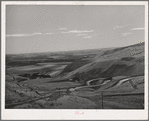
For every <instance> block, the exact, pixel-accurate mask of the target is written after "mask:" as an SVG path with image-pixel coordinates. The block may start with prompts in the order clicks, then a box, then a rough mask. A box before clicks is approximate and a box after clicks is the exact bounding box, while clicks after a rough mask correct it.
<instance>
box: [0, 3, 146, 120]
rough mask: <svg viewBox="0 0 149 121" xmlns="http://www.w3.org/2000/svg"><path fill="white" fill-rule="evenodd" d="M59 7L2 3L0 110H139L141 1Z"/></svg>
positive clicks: (142, 106) (142, 100)
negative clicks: (0, 94)
mask: <svg viewBox="0 0 149 121" xmlns="http://www.w3.org/2000/svg"><path fill="white" fill-rule="evenodd" d="M3 3H5V2H3ZM27 3H29V4H27ZM60 3H61V4H58V3H56V2H52V3H50V2H49V4H48V3H47V4H46V2H40V1H37V2H36V1H32V2H25V1H24V2H23V1H21V2H10V4H9V2H6V3H5V7H4V8H5V10H4V11H2V18H1V19H2V20H3V24H2V32H3V34H2V36H3V37H2V41H3V42H2V46H3V47H2V49H3V51H2V52H3V53H2V56H3V57H4V60H3V62H4V65H5V66H3V65H2V73H3V76H2V88H3V89H2V93H3V94H2V97H3V99H2V104H3V107H2V108H4V110H8V111H12V112H13V111H15V110H17V111H20V112H21V111H23V110H25V111H26V112H27V111H30V110H31V111H32V110H33V111H36V110H37V111H40V110H45V111H48V110H50V111H51V112H52V111H53V112H54V111H57V110H60V111H62V110H63V113H64V111H66V110H67V109H68V110H67V111H73V115H74V117H75V116H76V117H77V118H79V117H78V116H80V117H82V116H84V115H86V113H87V112H86V111H92V110H93V111H97V112H98V111H106V110H108V111H109V110H110V111H128V112H127V113H129V111H134V112H135V111H146V109H148V105H147V99H146V98H148V97H147V96H148V95H147V94H148V92H147V91H148V78H147V77H148V58H147V57H148V55H147V53H148V52H147V49H148V37H147V36H148V35H147V34H148V25H147V24H148V9H147V7H148V2H145V1H144V2H141V1H140V2H139V1H138V2H136V3H135V2H118V4H117V3H116V2H115V4H114V2H113V3H112V2H109V3H108V2H105V3H106V4H102V2H97V3H98V4H94V2H68V4H67V2H60ZM65 3H66V4H65ZM103 3H104V2H103ZM107 3H108V4H107ZM3 5H4V4H3ZM146 15H147V16H146ZM3 38H4V40H3ZM146 59H147V60H146ZM3 67H4V68H3ZM3 69H5V71H3ZM12 109H13V110H12ZM28 109H30V110H28ZM110 113H112V112H110ZM119 113H120V112H119ZM9 114H10V113H9ZM96 114H97V113H96ZM137 114H139V113H137ZM36 115H38V114H36ZM39 115H40V114H39ZM49 115H50V114H49ZM55 115H57V116H58V115H60V114H59V113H57V114H55ZM97 115H98V114H97ZM99 115H101V114H99ZM114 115H116V113H115V114H114ZM5 116H6V113H5ZM63 116H64V117H65V115H63ZM8 117H9V116H8ZM10 117H13V116H10ZM97 117H98V116H97ZM97 117H95V118H97ZM99 117H100V116H99ZM116 117H117V116H116ZM136 117H137V115H136ZM144 117H146V113H144ZM126 118H128V117H127V116H126ZM131 118H132V119H133V118H135V117H133V116H132V117H131ZM140 118H141V116H140ZM142 118H143V117H142ZM146 118H147V117H146ZM8 119H9V118H8ZM20 119H22V118H20ZM53 119H54V118H53Z"/></svg>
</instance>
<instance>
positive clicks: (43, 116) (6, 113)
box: [1, 1, 148, 120]
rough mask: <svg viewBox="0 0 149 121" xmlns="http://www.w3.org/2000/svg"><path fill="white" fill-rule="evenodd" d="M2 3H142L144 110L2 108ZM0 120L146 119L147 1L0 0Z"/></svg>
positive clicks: (4, 6) (3, 103) (4, 5)
mask: <svg viewBox="0 0 149 121" xmlns="http://www.w3.org/2000/svg"><path fill="white" fill-rule="evenodd" d="M6 5H144V6H145V109H143V110H112V109H110V110H103V109H102V110H100V109H98V110H97V109H95V110H83V109H81V110H79V111H80V112H84V114H83V115H76V114H75V112H76V111H78V110H77V109H68V110H66V109H65V110H64V109H61V110H59V109H5V47H6V46H5V39H6V38H5V35H6V33H5V30H6V28H5V25H6V22H5V21H6ZM1 35H2V36H1V50H2V52H1V119H2V120H146V119H148V1H92V2H91V1H71V2H70V1H5V2H4V1H2V2H1Z"/></svg>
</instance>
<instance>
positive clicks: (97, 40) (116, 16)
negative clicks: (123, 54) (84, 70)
mask: <svg viewBox="0 0 149 121" xmlns="http://www.w3.org/2000/svg"><path fill="white" fill-rule="evenodd" d="M144 27H145V6H141V5H140V6H139V5H137V6H131V5H129V6H128V5H126V6H119V5H117V6H114V5H96V6H95V5H94V6H91V5H88V6H87V5H83V6H81V5H80V6H79V5H76V6H72V5H67V6H63V5H7V7H6V53H9V54H10V53H32V52H51V51H66V50H79V49H92V48H106V47H117V46H126V45H131V44H135V43H138V42H140V41H144V38H145V37H144Z"/></svg>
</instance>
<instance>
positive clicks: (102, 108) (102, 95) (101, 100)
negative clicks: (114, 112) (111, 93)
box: [101, 92, 103, 109]
mask: <svg viewBox="0 0 149 121" xmlns="http://www.w3.org/2000/svg"><path fill="white" fill-rule="evenodd" d="M101 101H102V102H101V103H102V109H103V92H101Z"/></svg>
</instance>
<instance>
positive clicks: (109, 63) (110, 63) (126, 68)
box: [64, 43, 144, 81]
mask: <svg viewBox="0 0 149 121" xmlns="http://www.w3.org/2000/svg"><path fill="white" fill-rule="evenodd" d="M66 68H68V67H66ZM135 75H144V43H141V44H136V45H132V46H128V47H122V48H118V49H113V50H107V51H105V52H104V54H103V55H101V56H96V57H95V58H93V60H92V62H90V63H88V64H85V65H83V66H81V67H80V68H77V69H75V70H73V71H71V72H69V73H67V74H66V75H65V76H64V77H65V78H73V77H78V78H80V79H81V80H85V81H87V80H89V79H92V78H98V77H104V78H105V77H113V76H135Z"/></svg>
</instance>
